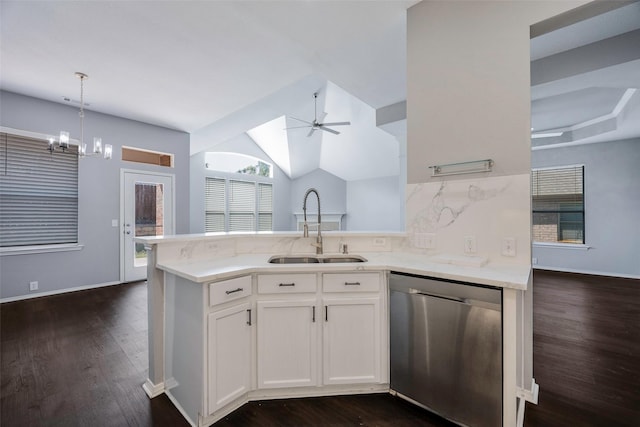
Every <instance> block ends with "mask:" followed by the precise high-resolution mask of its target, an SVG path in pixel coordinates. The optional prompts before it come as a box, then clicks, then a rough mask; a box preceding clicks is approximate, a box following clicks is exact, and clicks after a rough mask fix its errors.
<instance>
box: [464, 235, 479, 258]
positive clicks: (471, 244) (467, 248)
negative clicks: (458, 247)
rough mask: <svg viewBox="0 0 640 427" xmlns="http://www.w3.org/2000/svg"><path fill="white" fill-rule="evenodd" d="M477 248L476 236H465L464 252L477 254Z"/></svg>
mask: <svg viewBox="0 0 640 427" xmlns="http://www.w3.org/2000/svg"><path fill="white" fill-rule="evenodd" d="M476 251H477V249H476V236H465V238H464V253H465V254H475V253H476Z"/></svg>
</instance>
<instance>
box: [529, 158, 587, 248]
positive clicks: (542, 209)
mask: <svg viewBox="0 0 640 427" xmlns="http://www.w3.org/2000/svg"><path fill="white" fill-rule="evenodd" d="M583 187H584V166H571V167H563V168H555V169H539V170H534V171H532V172H531V195H532V208H533V209H532V210H533V240H534V241H536V242H550V243H584V188H583Z"/></svg>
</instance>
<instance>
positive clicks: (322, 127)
mask: <svg viewBox="0 0 640 427" xmlns="http://www.w3.org/2000/svg"><path fill="white" fill-rule="evenodd" d="M318 128H319V129H321V130H324V131H326V132H331V133H332V134H334V135H340V132H338V131H337V130H333V129H329V128H328V127H324V125H319V126H318Z"/></svg>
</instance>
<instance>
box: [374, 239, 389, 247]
mask: <svg viewBox="0 0 640 427" xmlns="http://www.w3.org/2000/svg"><path fill="white" fill-rule="evenodd" d="M386 244H387V239H385V238H384V237H375V238H374V239H373V246H384V245H386Z"/></svg>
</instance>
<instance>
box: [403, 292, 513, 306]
mask: <svg viewBox="0 0 640 427" xmlns="http://www.w3.org/2000/svg"><path fill="white" fill-rule="evenodd" d="M409 294H411V295H421V296H425V297H432V298H438V299H444V300H448V301H452V302H457V303H459V304H465V305H471V306H475V307H482V308H487V309H489V310H495V311H502V307H501V306H500V304H495V303H491V302H488V301H481V300H477V299H471V298H462V297H456V296H453V295H442V294H437V293H434V292H424V291H421V290H419V289H414V288H409Z"/></svg>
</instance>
